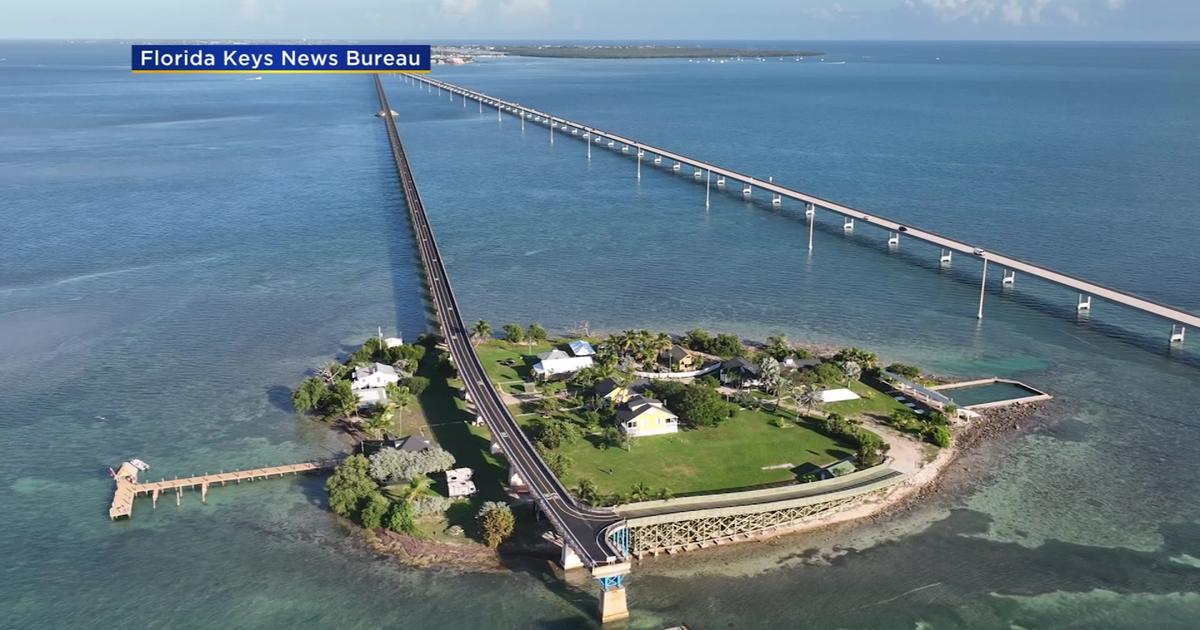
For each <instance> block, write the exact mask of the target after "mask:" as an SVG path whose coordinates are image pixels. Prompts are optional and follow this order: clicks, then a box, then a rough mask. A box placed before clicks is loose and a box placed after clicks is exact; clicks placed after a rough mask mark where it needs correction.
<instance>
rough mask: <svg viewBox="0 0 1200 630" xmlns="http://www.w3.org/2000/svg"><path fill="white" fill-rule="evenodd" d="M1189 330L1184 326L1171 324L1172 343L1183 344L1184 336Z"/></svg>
mask: <svg viewBox="0 0 1200 630" xmlns="http://www.w3.org/2000/svg"><path fill="white" fill-rule="evenodd" d="M1186 331H1187V329H1186V328H1185V327H1184V326H1183V325H1182V324H1175V323H1172V324H1171V343H1183V334H1184V333H1185V332H1186Z"/></svg>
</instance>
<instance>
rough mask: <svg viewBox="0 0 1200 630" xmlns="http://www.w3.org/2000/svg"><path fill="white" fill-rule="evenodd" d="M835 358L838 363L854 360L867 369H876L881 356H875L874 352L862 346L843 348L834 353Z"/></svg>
mask: <svg viewBox="0 0 1200 630" xmlns="http://www.w3.org/2000/svg"><path fill="white" fill-rule="evenodd" d="M833 360H834V361H836V362H838V363H845V362H846V361H854V362H855V363H857V364H858V365H859V366H860V367H862V368H863V369H865V370H870V369H874V368H876V367H878V366H879V357H877V356H875V353H874V352H868V351H866V350H863V349H862V348H842V349H841V350H838V352H837V354H835V355H833Z"/></svg>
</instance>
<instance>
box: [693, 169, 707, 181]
mask: <svg viewBox="0 0 1200 630" xmlns="http://www.w3.org/2000/svg"><path fill="white" fill-rule="evenodd" d="M703 175H704V171H702V170H700V169H695V170H693V171H692V179H694V180H696V181H700V178H701V177H702V176H703Z"/></svg>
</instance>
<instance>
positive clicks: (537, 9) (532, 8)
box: [500, 0, 550, 16]
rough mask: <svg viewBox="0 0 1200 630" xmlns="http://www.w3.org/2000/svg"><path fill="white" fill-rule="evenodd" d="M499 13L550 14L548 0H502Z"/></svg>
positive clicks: (510, 14)
mask: <svg viewBox="0 0 1200 630" xmlns="http://www.w3.org/2000/svg"><path fill="white" fill-rule="evenodd" d="M500 13H501V14H503V15H509V16H543V15H549V14H550V0H504V2H501V3H500Z"/></svg>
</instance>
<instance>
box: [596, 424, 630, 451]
mask: <svg viewBox="0 0 1200 630" xmlns="http://www.w3.org/2000/svg"><path fill="white" fill-rule="evenodd" d="M628 439H629V438H628V437H627V436H626V435H625V433H624V432H622V431H621V430H620V429H618V428H617V427H605V429H604V432H603V433H601V434H600V445H599V446H600V448H624V447H625V443H626V441H628Z"/></svg>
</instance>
